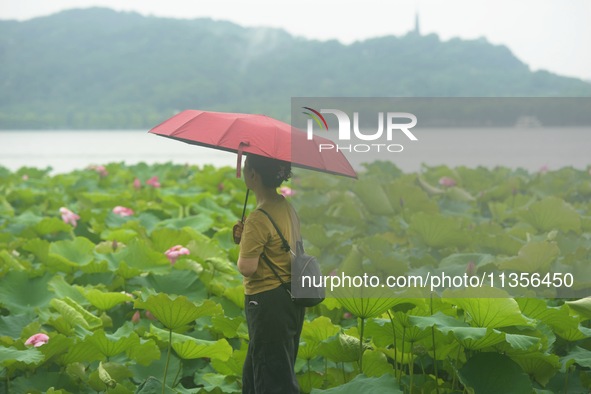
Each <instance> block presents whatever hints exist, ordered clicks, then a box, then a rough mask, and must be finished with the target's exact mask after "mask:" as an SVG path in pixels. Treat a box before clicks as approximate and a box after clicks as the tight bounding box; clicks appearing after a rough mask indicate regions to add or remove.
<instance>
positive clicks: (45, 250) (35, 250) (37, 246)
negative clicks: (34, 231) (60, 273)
mask: <svg viewBox="0 0 591 394" xmlns="http://www.w3.org/2000/svg"><path fill="white" fill-rule="evenodd" d="M49 245H50V243H49V242H48V241H46V240H44V239H40V238H35V239H30V240H27V242H26V243H25V244H24V245H23V250H26V251H27V252H31V253H32V254H33V255H34V256H35V257H36V258H37V260H39V261H42V262H46V261H47V258H48V256H49Z"/></svg>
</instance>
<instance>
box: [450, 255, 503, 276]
mask: <svg viewBox="0 0 591 394" xmlns="http://www.w3.org/2000/svg"><path fill="white" fill-rule="evenodd" d="M494 261H495V258H494V256H492V255H490V254H484V253H454V254H451V255H449V256H447V257H445V258H444V259H443V260H441V262H440V263H439V268H440V269H442V270H443V271H444V272H445V273H446V274H447V275H460V276H461V275H463V274H464V273H466V270H467V269H468V265H469V264H470V263H473V264H474V265H475V267H476V269H478V267H480V266H483V265H487V264H491V263H494ZM474 273H476V272H474Z"/></svg>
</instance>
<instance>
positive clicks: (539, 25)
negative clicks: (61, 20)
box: [0, 0, 591, 80]
mask: <svg viewBox="0 0 591 394" xmlns="http://www.w3.org/2000/svg"><path fill="white" fill-rule="evenodd" d="M91 6H103V7H110V8H113V9H116V10H125V11H136V12H139V13H141V14H144V15H155V16H166V17H174V18H199V17H210V18H213V19H218V20H228V21H232V22H235V23H237V24H240V25H243V26H267V27H278V28H282V29H285V30H286V31H288V32H289V33H291V34H293V35H297V36H302V37H306V38H312V39H319V40H327V39H338V40H339V41H341V42H343V43H351V42H354V41H357V40H364V39H367V38H371V37H378V36H384V35H402V34H405V33H406V32H408V31H409V30H410V29H412V28H413V27H414V22H415V13H416V11H418V12H419V15H420V26H421V32H422V33H423V34H427V33H436V34H438V35H439V37H440V38H441V39H443V40H448V39H450V38H452V37H461V38H465V39H473V38H479V37H485V38H486V39H487V40H488V41H490V42H491V43H493V44H503V45H506V46H508V47H509V48H510V49H511V50H512V52H513V53H514V54H515V55H516V56H517V57H519V58H520V59H521V60H523V61H524V62H525V63H527V64H529V65H530V67H531V68H532V69H533V70H539V69H545V70H548V71H552V72H555V73H558V74H561V75H566V76H576V77H579V78H584V79H587V80H591V0H297V1H295V0H2V1H1V2H0V19H18V20H26V19H30V18H34V17H38V16H45V15H49V14H52V13H55V12H58V11H60V10H63V9H68V8H87V7H91Z"/></svg>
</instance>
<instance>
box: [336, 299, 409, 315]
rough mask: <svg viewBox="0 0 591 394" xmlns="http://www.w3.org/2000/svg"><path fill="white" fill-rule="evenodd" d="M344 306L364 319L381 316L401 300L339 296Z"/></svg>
mask: <svg viewBox="0 0 591 394" xmlns="http://www.w3.org/2000/svg"><path fill="white" fill-rule="evenodd" d="M338 300H339V303H340V304H341V305H342V306H343V308H345V309H347V310H348V311H349V312H351V313H352V314H354V315H355V316H357V317H360V318H362V319H367V318H370V317H377V316H380V315H381V314H382V313H384V312H386V311H387V310H388V309H390V308H392V307H393V306H394V305H397V304H398V303H399V302H400V301H399V300H397V299H396V298H339V299H338Z"/></svg>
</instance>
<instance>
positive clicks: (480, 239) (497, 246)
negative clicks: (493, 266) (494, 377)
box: [474, 222, 523, 256]
mask: <svg viewBox="0 0 591 394" xmlns="http://www.w3.org/2000/svg"><path fill="white" fill-rule="evenodd" d="M474 241H475V243H476V244H477V245H479V246H480V247H481V248H482V250H484V251H487V252H489V253H493V254H501V255H509V256H511V255H516V254H517V253H518V252H519V249H520V248H521V246H522V245H523V242H522V241H520V240H519V239H518V238H516V237H514V236H512V235H511V234H509V233H508V232H507V231H505V229H504V228H503V227H501V226H500V225H499V224H497V223H493V222H486V223H481V224H480V225H478V226H477V227H476V229H475V231H474Z"/></svg>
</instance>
